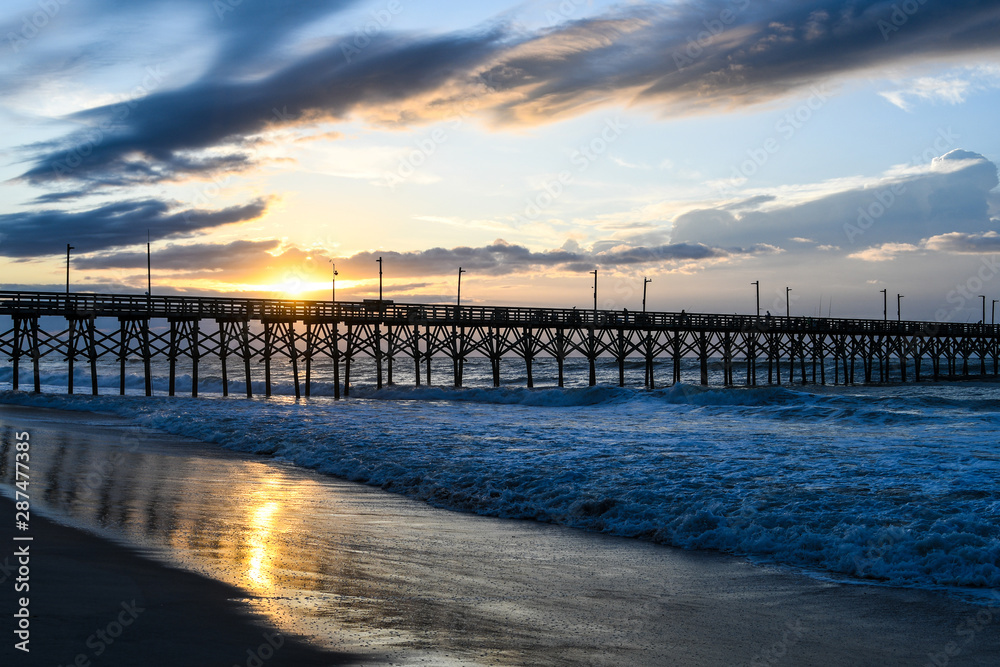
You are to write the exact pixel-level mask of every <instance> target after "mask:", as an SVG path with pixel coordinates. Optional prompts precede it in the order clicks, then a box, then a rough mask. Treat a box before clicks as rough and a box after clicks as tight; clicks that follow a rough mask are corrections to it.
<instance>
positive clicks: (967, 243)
mask: <svg viewBox="0 0 1000 667" xmlns="http://www.w3.org/2000/svg"><path fill="white" fill-rule="evenodd" d="M993 222H994V224H995V225H996V226H997V227H1000V220H994V221H993ZM924 246H925V247H926V248H928V249H930V250H940V251H943V252H956V253H976V254H982V253H996V252H1000V234H998V233H997V232H995V231H989V232H985V233H983V234H962V233H959V232H951V233H949V234H938V235H937V236H932V237H931V238H929V239H927V240H926V241H925V242H924Z"/></svg>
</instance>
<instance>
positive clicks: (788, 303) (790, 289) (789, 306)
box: [785, 287, 792, 317]
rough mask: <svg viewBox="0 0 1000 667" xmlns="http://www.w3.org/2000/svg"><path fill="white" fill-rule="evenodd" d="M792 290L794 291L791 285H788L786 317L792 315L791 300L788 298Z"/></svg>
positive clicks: (786, 290)
mask: <svg viewBox="0 0 1000 667" xmlns="http://www.w3.org/2000/svg"><path fill="white" fill-rule="evenodd" d="M791 291H792V288H791V287H786V288H785V317H791V316H792V306H791V301H789V299H788V293H789V292H791Z"/></svg>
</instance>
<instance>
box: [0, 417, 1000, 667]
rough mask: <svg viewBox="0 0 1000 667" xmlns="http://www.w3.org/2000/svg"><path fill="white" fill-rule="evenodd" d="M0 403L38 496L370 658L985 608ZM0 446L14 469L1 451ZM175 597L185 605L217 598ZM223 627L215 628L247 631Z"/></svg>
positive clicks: (755, 653) (913, 647) (909, 637)
mask: <svg viewBox="0 0 1000 667" xmlns="http://www.w3.org/2000/svg"><path fill="white" fill-rule="evenodd" d="M0 419H2V423H3V425H4V426H5V427H10V428H13V427H14V424H15V423H16V424H17V428H18V429H27V430H30V431H31V432H32V446H33V450H32V451H33V459H32V461H33V466H34V467H33V471H35V474H37V479H38V487H36V489H35V492H36V493H37V497H38V499H39V501H38V502H39V507H40V508H41V507H47V508H48V511H50V512H52V513H53V514H57V515H63V516H66V517H68V518H69V520H71V521H72V522H74V523H76V524H79V525H82V526H87V527H90V528H91V529H92V530H95V531H98V532H100V533H102V534H105V535H109V536H115V537H117V538H118V539H121V540H124V541H126V542H130V543H132V544H137V545H140V546H141V547H142V548H144V549H146V550H147V551H148V552H149V553H152V554H154V555H155V556H156V557H158V558H162V559H165V560H167V561H169V562H172V563H176V564H180V565H182V566H184V567H186V568H189V569H193V570H196V571H198V572H199V573H202V574H206V575H208V576H210V577H211V578H213V579H216V580H218V581H220V582H224V583H225V584H228V585H233V586H238V587H240V588H241V589H243V590H244V591H246V594H240V595H241V597H243V598H244V601H245V602H246V603H248V604H249V606H250V608H252V609H254V610H255V611H257V612H259V613H261V614H263V615H265V616H266V617H267V618H268V620H269V622H271V623H273V624H274V625H275V626H276V627H278V628H279V629H280V630H281V631H282V632H284V633H286V634H291V633H300V634H302V635H304V636H306V637H308V638H309V639H310V640H311V641H313V642H315V644H316V645H317V646H323V647H334V648H340V649H342V650H345V651H352V652H359V653H362V654H364V655H366V656H368V657H371V658H373V659H376V660H385V659H386V658H387V657H389V658H391V659H392V660H394V661H396V662H404V663H405V662H415V661H419V660H425V661H427V662H428V663H430V664H452V663H454V664H459V663H461V664H509V665H522V664H558V663H573V662H576V663H583V664H629V665H662V664H684V665H718V664H774V662H775V660H777V659H779V658H780V660H781V664H810V665H827V664H829V665H842V664H871V665H882V664H924V663H926V662H927V660H928V655H936V654H937V653H938V652H940V651H944V650H946V647H948V645H949V642H961V641H962V640H963V637H960V636H957V635H956V634H955V629H956V627H957V626H958V625H959V624H960V623H961V622H962V621H963V620H964V619H966V618H967V617H969V616H970V615H971V616H972V617H975V614H976V613H977V612H979V611H981V610H982V607H974V606H970V605H967V604H964V603H962V602H960V601H957V600H954V599H950V598H947V597H945V596H942V595H939V594H935V593H929V592H923V591H914V590H894V589H885V588H875V587H869V586H846V585H840V584H835V583H830V582H821V581H817V580H814V579H808V578H805V577H801V576H798V575H795V574H791V573H788V572H783V571H776V570H773V569H768V568H763V567H756V566H751V565H749V564H747V563H745V562H743V561H741V560H739V559H735V558H729V557H724V556H718V555H712V554H704V553H696V552H682V551H677V550H674V549H670V548H666V547H662V546H657V545H652V544H646V543H640V542H636V541H633V540H628V539H619V538H609V537H606V536H601V535H595V534H588V533H583V532H580V531H575V530H570V529H565V528H560V527H555V526H549V525H542V524H536V523H532V522H523V521H505V520H496V519H488V518H482V517H477V516H472V515H463V514H456V513H453V512H447V511H443V510H438V509H435V508H432V507H430V506H428V505H426V504H423V503H420V502H416V501H413V500H408V499H405V498H403V497H400V496H396V495H392V494H387V493H384V492H382V491H379V490H376V489H372V488H370V487H365V486H360V485H357V484H352V483H349V482H344V481H340V480H337V479H333V478H329V477H324V476H322V475H319V474H315V473H312V472H309V471H303V470H301V469H297V468H294V467H292V466H288V465H284V464H280V463H277V462H273V461H268V460H265V459H260V458H253V457H248V456H244V455H237V454H232V453H230V452H227V451H225V450H221V449H218V448H213V447H211V446H207V445H201V444H199V443H197V442H192V441H185V440H181V439H177V438H172V437H167V436H161V435H157V434H155V433H151V432H148V431H137V430H133V429H129V428H128V427H127V423H126V422H123V421H120V420H117V419H114V418H106V417H103V416H97V415H89V414H85V413H59V412H52V411H40V410H26V409H23V408H17V409H16V411H15V410H12V409H10V408H2V407H0ZM84 421H90V422H91V425H86V424H83V423H82V422H84ZM2 459H3V463H2V465H3V466H4V468H2V469H0V472H2V474H0V477H2V478H3V479H4V481H5V483H8V484H9V463H8V462H9V460H10V453H9V451H8V450H3V457H2ZM109 461H112V462H114V465H111V466H108V465H106V464H107V462H109ZM95 471H96V472H95ZM8 523H9V522H8ZM46 539H47V540H50V542H49V544H52V545H59V548H60V549H62V548H63V545H64V544H68V543H72V544H73V545H74V546H73V548H74V549H77V547H76V546H75V545H77V544H78V543H79V544H82V545H83V546H81V547H80V548H79V549H78V551H77V552H76V553H77V554H78V555H76V556H74V557H75V558H78V561H77V562H78V566H79V567H84V566H85V564H86V563H88V562H92V563H95V564H96V565H98V566H99V567H100V568H102V569H101V572H102V573H103V574H102V576H103V577H105V578H106V580H107V581H108V582H111V583H114V582H115V580H116V577H117V576H118V575H117V574H116V573H117V572H119V571H120V570H119V567H120V566H119V565H118V564H117V561H115V560H114V558H113V557H112V556H109V555H108V554H114V553H118V552H119V550H118V548H117V547H115V546H113V545H111V544H109V543H106V542H100V541H98V540H95V539H92V538H89V537H86V538H85V537H83V536H80V535H79V534H78V533H75V532H71V531H57V532H54V533H52V534H51V536H50V537H46ZM42 543H43V541H42V540H39V544H42ZM84 543H85V544H84ZM123 558H124V556H123ZM129 558H131V556H129ZM102 563H103V564H102ZM107 563H111V564H112V565H111V566H110V567H106V566H105V565H106V564H107ZM136 567H138V566H136ZM149 567H153V570H154V571H155V573H156V574H155V576H152V578H153V579H155V580H156V582H157V583H158V584H159V585H161V586H163V587H165V588H167V589H168V590H174V589H175V588H176V589H178V590H180V589H181V588H183V586H182V584H181V583H178V584H177V585H176V586H175V584H174V581H175V579H176V580H177V581H178V582H181V581H182V579H183V578H184V577H185V576H187V575H181V574H179V573H178V572H176V571H173V570H165V569H163V568H159V567H154V566H149ZM53 576H55V575H53ZM128 576H132V575H131V574H129V575H128ZM86 581H87V579H86V578H85V577H80V578H78V579H73V578H70V579H68V580H67V579H62V580H60V585H61V586H65V587H67V589H69V590H73V591H78V592H79V596H78V597H76V598H74V599H76V600H77V603H76V604H77V613H84V611H85V610H88V609H89V608H88V606H87V605H88V603H87V602H86V593H85V591H83V590H81V589H80V587H81V586H84V582H86ZM123 582H124V579H122V580H121V581H118V582H117V584H118V585H122V586H123V585H125V583H123ZM111 583H109V584H108V585H109V586H110V585H111ZM126 583H127V582H126ZM213 586H214V584H213ZM205 588H206V589H209V588H211V587H210V586H206V587H205ZM212 590H229V589H224V588H223V587H222V584H219V585H218V588H216V589H212ZM74 594H75V593H74ZM122 595H124V593H122ZM178 595H180V594H179V593H178ZM229 595H230V596H231V595H232V593H230V594H229ZM185 600H187V601H186V602H183V603H181V602H178V604H197V605H199V608H201V606H205V608H206V609H214V607H211V606H210V605H208V604H207V603H205V604H204V605H203V603H202V601H201V599H200V598H197V597H192V598H185ZM44 604H48V603H44ZM98 611H99V610H98ZM95 613H97V611H95ZM213 613H214V612H213ZM220 613H221V612H220ZM204 616H206V618H205V620H204V626H203V629H202V628H199V627H194V628H192V629H191V630H190V631H191V632H193V633H195V634H197V635H198V636H199V637H204V636H206V635H208V634H217V633H218V632H220V630H216V629H213V626H212V623H211V621H212V618H208V616H210V614H209V612H208V611H206V612H205V615H204ZM196 618H202V616H196ZM88 622H89V619H88ZM81 627H82V626H81ZM232 627H233V629H232V630H229V629H227V628H229V626H225V628H223V629H222V630H221V632H224V633H228V632H232V633H233V634H232V637H234V638H235V637H242V636H243V635H240V634H239V629H238V628H237V627H236V625H234V626H232ZM61 636H67V637H68V635H61ZM226 636H227V637H229V635H226ZM998 636H1000V633H991V632H989V631H988V630H984V631H983V632H980V633H978V634H977V636H976V637H975V638H974V641H971V642H968V643H966V644H964V645H962V646H961V655H962V658H963V659H965V660H966V661H967V662H966V664H982V665H985V664H991V662H993V664H995V656H996V655H998V654H1000V639H998ZM67 641H69V640H67ZM151 641H152V640H151ZM206 641H207V640H206ZM234 641H238V640H237V639H231V640H230V643H232V642H234ZM70 643H71V642H70ZM67 650H70V651H72V650H73V648H72V646H69V647H68V648H67ZM69 657H72V656H69ZM772 658H773V659H774V660H772ZM58 659H59V660H63V661H65V660H66V656H63V655H62V654H60V655H59V656H58ZM755 661H756V662H755ZM236 662H240V661H233V662H230V663H228V664H235V663H236ZM56 664H58V662H57V663H56ZM135 664H140V663H135ZM217 664H222V663H217ZM268 664H271V663H268ZM275 664H276V663H275ZM296 664H297V663H296ZM302 664H309V663H307V662H303V663H302Z"/></svg>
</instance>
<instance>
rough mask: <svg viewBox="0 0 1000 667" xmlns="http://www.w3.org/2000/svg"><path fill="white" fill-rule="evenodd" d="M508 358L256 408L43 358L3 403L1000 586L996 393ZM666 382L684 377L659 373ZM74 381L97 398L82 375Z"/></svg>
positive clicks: (362, 368)
mask: <svg viewBox="0 0 1000 667" xmlns="http://www.w3.org/2000/svg"><path fill="white" fill-rule="evenodd" d="M504 364H505V365H504V367H503V371H502V375H503V379H504V382H505V384H504V386H502V387H500V388H497V389H494V388H493V387H492V386H490V385H491V376H490V375H489V373H490V369H489V363H488V361H486V360H477V359H472V360H470V361H469V362H467V364H466V371H465V379H466V385H467V386H466V387H464V388H453V387H447V386H440V385H434V386H430V387H428V386H422V387H414V386H412V384H413V382H412V380H413V376H412V372H413V371H412V366H409V367H407V366H406V365H405V364H397V368H396V377H395V380H396V382H397V383H399V384H397V385H395V386H392V387H387V388H384V389H382V390H376V389H375V388H374V387H373V386H372V380H373V377H374V375H373V371H372V368H371V362H370V360H369V361H368V362H359V363H357V364H355V369H354V370H353V371H352V375H353V377H354V378H356V379H357V384H354V385H353V386H352V395H351V398H350V399H347V400H341V401H335V400H333V398H332V396H331V394H332V385H331V384H330V369H329V368H328V367H325V366H322V365H319V366H318V367H317V368H316V369H315V373H316V385H315V386H314V390H313V396H312V397H311V398H309V399H305V398H303V399H300V400H295V399H294V398H292V397H291V396H290V394H291V393H292V384H291V381H290V377H289V375H288V372H287V369H279V370H278V371H276V373H277V374H278V380H277V382H276V387H277V388H276V394H277V395H276V396H275V397H273V398H271V399H263V398H254V399H246V398H241V397H240V396H241V393H242V392H243V388H242V385H240V384H238V383H233V384H232V385H231V388H230V390H231V392H232V394H231V396H230V397H229V398H223V397H222V396H221V381H220V379H219V375H218V373H217V369H213V368H212V367H211V366H203V368H202V371H201V378H202V380H201V382H200V383H199V384H200V386H199V393H200V396H199V398H196V399H195V398H190V397H184V396H183V393H184V392H187V393H190V376H188V375H183V376H181V377H180V378H179V380H178V393H179V395H178V396H177V397H173V398H171V397H167V396H166V395H165V392H166V387H167V378H166V368H165V366H163V365H161V364H155V365H154V369H153V372H154V382H153V386H154V394H155V395H154V396H153V397H151V398H147V397H144V396H139V395H138V394H139V393H141V392H142V387H143V379H142V376H141V365H139V364H131V365H130V367H129V377H128V387H129V390H128V395H126V396H118V395H117V393H118V374H117V367H115V366H109V367H107V368H106V369H103V370H102V375H101V382H100V384H101V392H102V394H105V395H102V396H98V397H92V396H90V395H85V394H77V395H76V396H67V395H66V394H65V387H66V377H65V374H64V373H65V371H64V370H63V371H61V369H60V367H59V366H58V365H55V366H49V367H45V368H43V383H44V386H43V392H44V393H43V394H42V395H33V394H29V393H24V392H16V393H15V392H12V391H10V386H11V385H10V383H11V370H10V368H9V367H6V368H3V369H0V402H3V403H8V404H20V405H31V406H41V407H51V408H59V409H66V410H87V411H97V412H103V413H112V414H115V415H119V416H121V417H125V418H127V419H129V420H132V421H134V422H136V423H138V424H140V425H142V426H144V427H150V428H155V429H158V430H160V431H164V432H167V433H170V434H174V435H182V436H187V437H191V438H195V439H198V440H201V441H203V442H207V443H211V444H214V445H217V446H219V447H223V448H227V449H230V450H235V451H239V452H245V453H250V454H255V455H260V456H261V457H263V458H262V459H261V460H264V461H275V462H278V463H281V464H282V465H293V466H297V467H301V468H308V469H312V470H315V471H318V472H320V473H324V474H328V475H333V476H336V477H339V478H343V479H347V480H351V481H356V482H361V483H364V484H367V485H372V486H375V487H379V488H382V489H385V490H388V491H391V492H393V493H397V494H403V495H405V496H408V497H411V498H415V499H419V500H421V501H425V502H427V503H429V504H431V505H433V506H436V507H442V508H447V509H450V510H455V511H459V512H471V513H476V514H480V515H485V516H495V517H507V518H518V519H530V520H533V521H538V522H544V523H552V524H560V525H563V526H569V527H573V528H579V529H582V530H585V531H594V532H602V533H609V534H613V535H619V536H625V537H630V538H635V539H639V540H646V541H650V542H655V543H659V544H663V545H670V546H673V547H680V548H683V549H707V550H714V551H720V552H725V553H729V554H735V555H739V556H744V557H746V558H748V559H749V560H750V561H752V562H755V563H761V564H770V565H778V566H783V567H787V568H790V569H793V570H796V571H801V572H804V573H806V574H809V575H811V576H814V577H820V578H828V579H835V580H838V581H843V582H853V583H859V584H873V585H886V586H897V587H913V588H921V589H935V590H947V591H950V592H953V593H957V594H960V595H962V596H963V597H971V598H976V597H982V598H983V599H985V597H986V595H987V593H988V592H989V590H990V589H995V588H998V587H1000V447H998V440H1000V438H998V433H1000V431H998V427H1000V384H996V383H987V382H967V383H938V384H931V383H920V384H912V383H911V384H899V383H896V384H887V385H881V386H851V387H844V386H816V385H795V386H791V385H783V386H759V387H755V388H748V387H732V388H724V387H721V386H708V387H704V386H700V385H696V384H688V383H686V382H682V383H680V384H677V385H674V386H666V387H663V388H657V389H654V390H647V389H644V388H642V381H643V377H642V376H643V363H642V362H641V360H636V361H630V362H629V363H628V367H627V376H628V377H627V380H628V383H627V384H628V386H626V387H624V388H622V387H618V386H616V385H617V372H618V369H617V364H616V363H614V362H613V361H610V360H609V361H604V362H601V363H600V364H599V375H598V382H599V384H598V386H596V387H589V386H586V384H587V383H586V379H587V369H586V362H585V360H582V359H570V360H569V361H568V362H567V377H568V378H569V379H568V386H567V387H566V388H564V389H559V388H556V387H553V386H551V384H554V378H555V370H554V363H552V364H549V363H548V360H539V361H536V364H535V379H536V387H535V388H534V389H526V388H524V387H523V385H524V379H525V378H524V372H523V367H519V366H518V365H517V364H515V363H513V362H509V363H508V362H507V361H506V360H505V362H504ZM550 366H551V367H550ZM257 371H258V369H255V371H254V372H255V373H256V372H257ZM23 372H24V371H23V370H22V373H23ZM60 372H62V373H63V374H62V375H60ZM434 373H435V375H434V377H433V379H434V381H435V382H447V381H450V379H451V368H450V364H446V363H445V361H441V362H440V367H438V362H437V361H435V369H434ZM656 373H657V376H658V377H659V378H662V379H666V378H667V377H669V374H668V367H667V366H666V365H664V366H663V367H662V368H660V367H658V368H657V371H656ZM684 376H685V380H689V381H694V380H696V378H697V376H698V370H697V367H696V365H694V364H693V363H691V364H688V363H685V369H684ZM230 377H232V371H231V376H230ZM29 378H30V376H29ZM720 378H721V375H720V374H719V371H718V369H717V368H716V367H715V366H713V375H712V378H711V380H712V381H713V382H716V383H717V384H721V383H720V382H718V381H719V379H720ZM24 379H25V378H24V376H23V375H22V383H23V382H24ZM737 379H739V374H737ZM76 384H77V387H78V388H84V389H89V376H87V375H84V374H81V375H79V376H78V377H77V378H76ZM546 384H548V385H550V386H544V385H546ZM539 385H542V386H539ZM23 386H24V385H23V384H22V387H23ZM255 389H256V391H258V392H262V390H263V387H262V386H261V387H256V388H255Z"/></svg>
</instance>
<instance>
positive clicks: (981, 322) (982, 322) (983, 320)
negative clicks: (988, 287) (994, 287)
mask: <svg viewBox="0 0 1000 667" xmlns="http://www.w3.org/2000/svg"><path fill="white" fill-rule="evenodd" d="M979 298H980V299H982V300H983V319H981V320H979V323H980V324H982V325H985V324H986V295H985V294H980V295H979Z"/></svg>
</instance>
